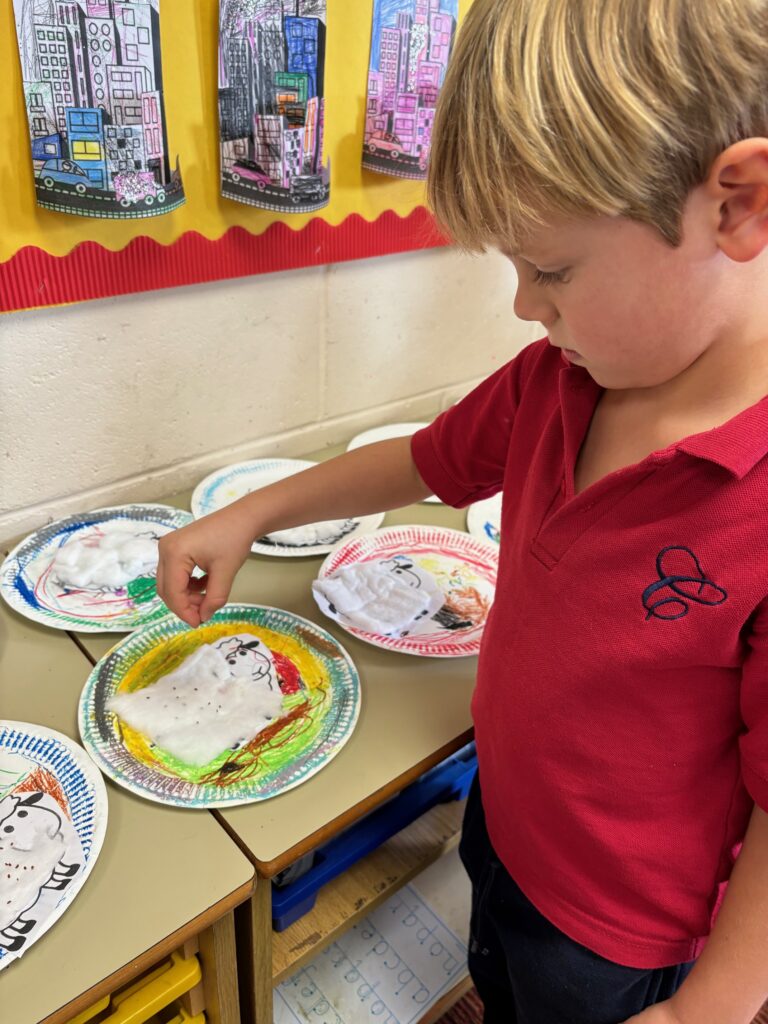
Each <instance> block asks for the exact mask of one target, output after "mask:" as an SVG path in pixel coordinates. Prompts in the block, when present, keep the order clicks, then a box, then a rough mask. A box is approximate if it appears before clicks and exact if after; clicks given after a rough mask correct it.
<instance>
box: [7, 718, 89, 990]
mask: <svg viewBox="0 0 768 1024" xmlns="http://www.w3.org/2000/svg"><path fill="white" fill-rule="evenodd" d="M106 828H107V792H106V789H105V787H104V780H103V779H102V777H101V775H100V774H99V772H98V770H97V769H96V767H95V766H94V765H93V764H92V763H91V761H90V760H89V759H88V758H87V757H86V755H85V751H83V750H81V749H80V747H78V746H77V745H76V744H74V743H72V742H71V741H70V740H68V739H67V737H66V736H62V735H61V734H60V733H57V732H53V731H52V730H50V729H45V728H43V727H42V726H39V725H27V724H26V723H23V722H9V721H0V862H1V863H2V865H3V870H2V871H1V872H0V970H2V969H3V968H4V967H7V966H8V965H9V964H10V963H12V962H13V961H14V960H15V959H18V957H20V956H22V955H23V954H24V953H25V952H26V951H27V950H28V949H29V947H30V946H31V945H32V944H33V943H34V942H36V941H37V939H39V938H40V936H41V935H43V934H44V933H45V932H46V931H48V929H49V928H50V927H51V926H52V925H53V924H54V923H55V922H56V921H57V920H58V918H59V917H61V915H62V914H63V913H64V911H65V910H66V909H67V907H68V906H69V905H70V903H71V902H72V900H73V899H74V897H75V895H76V894H77V893H78V892H79V891H80V889H81V888H82V886H83V883H84V882H85V880H86V878H87V877H88V875H89V874H90V871H91V869H92V868H93V865H94V864H95V863H96V858H97V857H98V855H99V851H100V850H101V844H102V842H103V840H104V834H105V832H106Z"/></svg>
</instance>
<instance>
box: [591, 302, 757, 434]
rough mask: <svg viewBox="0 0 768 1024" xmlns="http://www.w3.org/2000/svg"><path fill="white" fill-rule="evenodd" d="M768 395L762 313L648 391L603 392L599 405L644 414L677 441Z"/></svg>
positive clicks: (639, 389)
mask: <svg viewBox="0 0 768 1024" xmlns="http://www.w3.org/2000/svg"><path fill="white" fill-rule="evenodd" d="M766 395H768V315H766V318H765V319H763V320H762V321H761V322H760V323H759V324H757V323H753V324H749V325H747V324H740V325H739V329H738V331H728V330H724V331H722V332H720V334H719V335H718V337H717V338H716V339H715V341H714V342H713V343H712V344H711V345H710V346H709V348H707V349H706V351H705V352H704V353H702V355H701V356H699V358H698V359H696V360H695V362H693V363H692V364H691V365H690V366H689V367H688V368H687V369H686V370H684V371H683V372H682V373H680V374H678V375H677V376H676V377H674V378H672V380H669V381H666V382H665V383H663V384H659V385H656V386H655V387H651V388H636V389H627V390H611V391H606V392H605V394H604V395H603V398H602V402H601V404H603V405H604V406H610V407H611V408H613V409H615V410H617V412H618V410H620V409H621V410H624V412H625V413H626V414H627V415H630V416H631V415H632V411H633V410H634V411H635V412H636V413H637V414H638V415H643V416H650V417H651V420H650V422H654V423H656V424H658V426H659V428H660V429H661V430H662V432H663V433H665V434H666V433H668V432H669V431H671V432H672V433H674V432H675V430H676V429H680V430H682V433H681V434H680V436H679V437H676V438H670V440H669V442H668V443H670V444H671V443H673V441H674V440H680V439H681V438H682V437H687V436H688V435H690V434H694V433H700V432H701V431H703V430H710V429H712V428H713V427H716V426H719V425H720V424H722V423H725V422H726V421H727V420H729V419H731V418H732V417H733V416H736V415H737V414H738V413H739V412H742V411H743V410H744V409H747V408H749V407H750V406H751V405H754V404H755V402H758V401H760V399H761V398H764V397H765V396H766Z"/></svg>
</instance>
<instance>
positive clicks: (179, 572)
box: [158, 562, 199, 626]
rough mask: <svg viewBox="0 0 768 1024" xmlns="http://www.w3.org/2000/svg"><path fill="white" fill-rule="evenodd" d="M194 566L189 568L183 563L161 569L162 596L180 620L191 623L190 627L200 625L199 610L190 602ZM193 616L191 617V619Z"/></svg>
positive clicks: (167, 565)
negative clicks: (191, 574) (191, 577)
mask: <svg viewBox="0 0 768 1024" xmlns="http://www.w3.org/2000/svg"><path fill="white" fill-rule="evenodd" d="M192 568H194V566H191V567H190V568H187V566H186V565H184V563H182V562H177V563H176V564H167V563H166V564H165V565H164V566H161V568H160V577H159V581H160V584H159V585H160V586H162V591H160V590H159V587H158V591H159V592H160V596H161V597H162V599H163V600H164V601H165V603H166V604H167V605H168V607H169V608H170V609H171V611H172V612H174V613H175V614H176V615H178V616H179V618H180V619H183V620H184V621H185V622H187V623H189V625H190V626H197V625H198V624H199V617H198V611H197V608H196V607H195V606H194V605H193V604H192V602H191V601H190V597H191V592H190V586H189V584H190V573H191V571H192ZM190 616H191V617H190Z"/></svg>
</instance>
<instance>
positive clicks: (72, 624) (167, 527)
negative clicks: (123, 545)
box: [0, 504, 192, 633]
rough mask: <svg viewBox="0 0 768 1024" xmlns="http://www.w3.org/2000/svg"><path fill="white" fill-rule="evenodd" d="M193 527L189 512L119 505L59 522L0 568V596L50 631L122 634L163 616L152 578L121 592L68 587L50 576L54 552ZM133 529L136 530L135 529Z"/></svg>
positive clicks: (37, 533)
mask: <svg viewBox="0 0 768 1024" xmlns="http://www.w3.org/2000/svg"><path fill="white" fill-rule="evenodd" d="M191 522H192V516H191V515H190V514H189V512H183V511H182V510H181V509H178V508H171V507H170V506H169V505H141V504H137V505H118V506H115V507H114V508H97V509H94V511H93V512H84V513H78V514H77V515H73V516H68V517H67V518H66V519H59V520H58V522H55V523H51V524H50V526H44V527H43V528H42V529H40V530H36V531H35V533H33V534H31V535H30V536H29V537H27V538H26V540H23V541H22V542H21V543H20V544H18V545H17V546H16V547H15V548H14V549H13V551H11V553H10V554H9V555H8V557H7V558H6V560H5V561H4V562H3V564H2V566H0V594H2V596H3V597H4V598H5V600H6V601H7V602H8V604H9V605H10V606H11V607H12V608H15V609H16V611H18V612H21V614H22V615H26V617H27V618H29V619H34V620H35V621H36V622H42V623H43V624H44V625H46V626H53V627H54V628H55V629H75V630H80V631H81V632H84V633H127V632H129V631H130V630H132V629H136V628H137V627H138V626H144V625H146V624H147V623H149V622H154V621H156V620H157V619H161V618H163V617H164V616H166V615H167V614H168V609H167V608H166V606H165V605H164V604H163V602H162V601H161V600H160V598H159V597H158V596H157V591H156V589H155V578H154V576H142V577H140V578H138V579H135V580H132V581H131V582H130V583H128V584H126V585H125V586H123V587H71V586H65V585H63V584H62V583H60V582H59V581H58V580H57V579H56V577H55V573H54V572H52V571H51V570H52V562H53V559H54V556H55V555H56V552H57V551H58V549H59V548H60V547H61V546H62V545H63V544H65V543H66V542H67V541H69V540H71V539H72V538H73V537H81V538H82V537H84V536H87V535H89V534H94V533H100V534H106V533H110V532H118V531H119V532H121V533H124V532H131V533H133V532H135V533H136V535H137V536H139V535H147V534H150V535H151V536H153V537H161V536H162V535H163V534H165V533H170V531H171V530H176V529H178V528H179V527H180V526H186V525H187V523H191ZM134 528H135V529H134Z"/></svg>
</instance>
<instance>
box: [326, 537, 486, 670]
mask: <svg viewBox="0 0 768 1024" xmlns="http://www.w3.org/2000/svg"><path fill="white" fill-rule="evenodd" d="M395 555H407V556H408V557H409V558H411V559H413V561H414V562H415V563H416V564H417V565H418V566H419V567H420V568H421V569H424V570H426V571H427V572H430V573H431V574H432V576H433V577H434V578H435V580H436V581H437V583H438V586H439V587H440V588H441V589H442V590H443V592H444V593H445V604H444V605H443V607H442V608H441V609H440V611H439V612H437V613H436V615H435V616H433V617H432V618H431V619H423V620H421V621H420V622H418V623H416V624H415V625H414V627H413V631H412V632H411V633H409V634H408V636H404V637H396V636H383V635H380V634H378V633H367V632H364V631H363V630H360V629H354V628H351V627H347V626H345V625H344V624H343V623H339V625H340V626H341V627H342V629H346V630H347V632H348V633H351V634H352V635H353V636H356V637H358V638H359V639H360V640H365V641H366V642H367V643H370V644H373V645H374V646H375V647H385V648H386V649H387V650H390V651H398V652H400V653H401V654H416V655H421V656H423V657H431V658H457V657H467V656H469V655H473V654H477V653H478V652H479V650H480V640H481V638H482V635H483V629H484V627H485V622H486V619H487V617H488V612H489V611H490V607H491V604H492V603H493V596H494V591H495V589H496V573H497V569H498V551H497V550H496V548H495V547H493V546H491V545H490V544H484V543H483V542H481V541H478V540H476V539H475V538H474V537H470V536H469V535H468V534H466V533H462V532H460V531H459V530H448V529H444V528H440V527H435V526H389V527H387V528H386V529H384V530H377V531H376V533H372V534H370V535H369V536H368V537H361V538H360V539H359V540H353V541H348V542H347V543H346V544H340V545H339V546H338V547H337V548H336V550H335V551H332V552H331V554H330V555H329V556H328V557H327V558H326V560H325V561H324V562H323V564H322V565H321V566H320V572H319V573H318V577H319V578H321V579H322V578H323V577H324V576H330V575H331V573H333V572H335V571H336V570H337V569H341V568H342V566H348V565H353V564H355V563H356V562H357V563H359V562H369V561H374V560H376V561H378V560H380V559H389V558H393V557H394V556H395ZM438 616H439V617H440V618H439V620H438V618H437V617H438Z"/></svg>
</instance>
